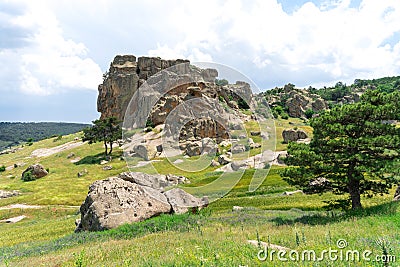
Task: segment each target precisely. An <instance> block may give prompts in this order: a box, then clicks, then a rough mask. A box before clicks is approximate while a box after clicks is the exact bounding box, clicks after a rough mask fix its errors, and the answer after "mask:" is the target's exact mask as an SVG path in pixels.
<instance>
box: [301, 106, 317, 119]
mask: <svg viewBox="0 0 400 267" xmlns="http://www.w3.org/2000/svg"><path fill="white" fill-rule="evenodd" d="M304 114H305V115H306V118H307V119H311V118H312V116H313V115H314V114H315V112H314V110H312V109H311V108H309V109H307V110H306V111H305V113H304Z"/></svg>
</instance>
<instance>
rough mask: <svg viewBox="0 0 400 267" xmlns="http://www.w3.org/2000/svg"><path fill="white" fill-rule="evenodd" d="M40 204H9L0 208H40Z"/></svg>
mask: <svg viewBox="0 0 400 267" xmlns="http://www.w3.org/2000/svg"><path fill="white" fill-rule="evenodd" d="M40 208H41V206H35V205H26V204H11V205H8V206H5V207H0V210H11V209H40Z"/></svg>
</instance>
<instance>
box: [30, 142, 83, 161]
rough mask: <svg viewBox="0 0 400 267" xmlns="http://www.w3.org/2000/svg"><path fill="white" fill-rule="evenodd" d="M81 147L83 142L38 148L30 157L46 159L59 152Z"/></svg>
mask: <svg viewBox="0 0 400 267" xmlns="http://www.w3.org/2000/svg"><path fill="white" fill-rule="evenodd" d="M81 145H83V142H69V143H66V144H63V145H60V146H56V147H52V148H40V149H36V150H35V151H33V152H32V154H31V157H39V158H40V157H48V156H51V155H53V154H56V153H59V152H63V151H66V150H69V149H73V148H75V147H79V146H81Z"/></svg>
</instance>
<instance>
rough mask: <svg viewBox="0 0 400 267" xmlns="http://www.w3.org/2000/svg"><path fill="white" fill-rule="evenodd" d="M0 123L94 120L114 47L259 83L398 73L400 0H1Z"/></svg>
mask: <svg viewBox="0 0 400 267" xmlns="http://www.w3.org/2000/svg"><path fill="white" fill-rule="evenodd" d="M0 25H1V26H0V68H1V69H0V70H1V71H0V84H1V86H0V91H1V92H0V93H1V97H0V121H70V122H90V121H92V120H94V119H96V118H98V116H99V114H98V113H97V111H96V98H97V86H98V84H99V83H100V82H101V80H102V73H103V72H105V71H106V70H107V69H108V67H109V64H110V61H111V60H112V59H113V57H114V56H115V55H116V54H134V55H136V56H141V55H150V56H160V57H163V58H168V59H172V58H189V59H190V60H192V61H207V62H216V63H220V64H225V65H228V66H231V67H233V68H235V69H237V70H239V71H240V72H241V73H243V74H244V75H247V76H248V77H249V78H251V79H252V80H253V81H254V82H255V83H256V84H257V85H258V87H259V88H261V89H269V88H273V87H275V86H282V85H284V84H286V83H288V82H291V83H294V84H296V85H297V86H298V87H307V86H309V85H314V86H317V87H318V86H323V85H331V84H334V83H336V82H337V81H344V82H347V83H351V82H352V81H353V80H354V79H356V78H376V77H383V76H394V75H400V1H398V0H380V1H376V0H323V1H306V0H255V1H245V0H232V1H212V0H210V1H181V0H169V1H162V0H151V1H136V0H134V1H122V0H96V1H95V0H87V1H78V0H57V1H50V0H38V1H29V0H22V1H20V0H16V1H15V0H13V1H6V0H0Z"/></svg>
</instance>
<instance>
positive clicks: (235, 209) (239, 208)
mask: <svg viewBox="0 0 400 267" xmlns="http://www.w3.org/2000/svg"><path fill="white" fill-rule="evenodd" d="M243 209H244V208H243V207H241V206H233V207H232V211H241V210H243Z"/></svg>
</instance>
